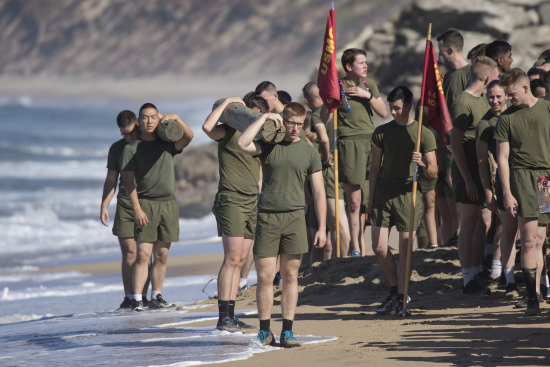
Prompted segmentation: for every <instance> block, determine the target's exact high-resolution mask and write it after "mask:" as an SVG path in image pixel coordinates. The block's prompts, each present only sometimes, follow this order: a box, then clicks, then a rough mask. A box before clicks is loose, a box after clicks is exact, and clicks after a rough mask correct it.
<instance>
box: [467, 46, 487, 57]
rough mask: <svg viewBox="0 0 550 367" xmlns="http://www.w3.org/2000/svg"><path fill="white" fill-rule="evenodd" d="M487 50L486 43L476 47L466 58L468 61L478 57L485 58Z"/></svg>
mask: <svg viewBox="0 0 550 367" xmlns="http://www.w3.org/2000/svg"><path fill="white" fill-rule="evenodd" d="M485 48H487V44H486V43H480V44H479V45H477V46H475V47H474V48H472V49H471V50H470V52H468V56H466V58H467V59H468V60H475V59H476V57H478V56H484V55H485Z"/></svg>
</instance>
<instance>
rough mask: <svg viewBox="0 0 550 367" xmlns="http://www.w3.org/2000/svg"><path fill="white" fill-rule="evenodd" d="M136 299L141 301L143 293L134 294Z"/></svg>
mask: <svg viewBox="0 0 550 367" xmlns="http://www.w3.org/2000/svg"><path fill="white" fill-rule="evenodd" d="M134 299H135V300H136V301H138V302H141V294H134Z"/></svg>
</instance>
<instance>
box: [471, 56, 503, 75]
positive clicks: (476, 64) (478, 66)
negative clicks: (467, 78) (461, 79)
mask: <svg viewBox="0 0 550 367" xmlns="http://www.w3.org/2000/svg"><path fill="white" fill-rule="evenodd" d="M496 67H497V63H496V62H495V60H493V59H491V58H490V57H487V56H478V57H476V58H475V59H474V61H473V62H472V80H484V79H485V78H487V77H490V76H491V75H493V73H494V72H495V68H496Z"/></svg>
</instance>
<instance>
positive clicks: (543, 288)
mask: <svg viewBox="0 0 550 367" xmlns="http://www.w3.org/2000/svg"><path fill="white" fill-rule="evenodd" d="M540 294H541V296H542V298H543V299H547V298H548V287H547V286H546V285H544V284H541V285H540Z"/></svg>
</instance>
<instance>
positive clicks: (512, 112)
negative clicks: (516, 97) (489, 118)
mask: <svg viewBox="0 0 550 367" xmlns="http://www.w3.org/2000/svg"><path fill="white" fill-rule="evenodd" d="M494 138H495V139H496V140H500V141H507V142H509V143H510V166H511V167H512V168H520V169H521V168H526V169H549V168H550V102H548V101H544V100H542V99H538V100H537V102H536V103H535V105H534V106H533V107H531V108H520V107H516V106H512V107H509V108H508V109H506V111H504V112H503V113H502V114H501V115H500V118H499V119H498V121H497V125H496V127H495V135H494Z"/></svg>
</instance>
